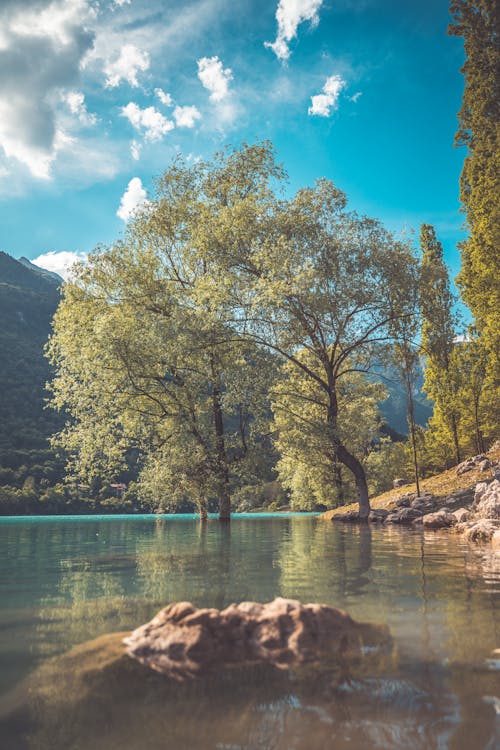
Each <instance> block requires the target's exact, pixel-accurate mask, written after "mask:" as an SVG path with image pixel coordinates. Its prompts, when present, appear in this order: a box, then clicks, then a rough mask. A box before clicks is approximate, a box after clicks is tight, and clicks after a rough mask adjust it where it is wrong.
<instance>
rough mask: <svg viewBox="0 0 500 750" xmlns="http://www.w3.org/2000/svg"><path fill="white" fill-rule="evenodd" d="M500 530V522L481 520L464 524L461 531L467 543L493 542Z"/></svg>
mask: <svg viewBox="0 0 500 750" xmlns="http://www.w3.org/2000/svg"><path fill="white" fill-rule="evenodd" d="M499 529H500V521H499V520H496V519H491V518H481V519H480V520H479V521H473V522H469V523H465V524H462V525H461V529H460V530H461V531H462V534H463V538H464V539H465V540H466V541H467V542H491V541H492V539H493V537H494V535H495V533H496V532H497V531H498V530H499Z"/></svg>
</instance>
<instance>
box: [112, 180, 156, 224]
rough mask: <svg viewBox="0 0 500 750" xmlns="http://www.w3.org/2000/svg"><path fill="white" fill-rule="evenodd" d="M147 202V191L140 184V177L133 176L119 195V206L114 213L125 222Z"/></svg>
mask: <svg viewBox="0 0 500 750" xmlns="http://www.w3.org/2000/svg"><path fill="white" fill-rule="evenodd" d="M148 203H149V201H148V199H147V193H146V191H145V190H144V188H143V186H142V182H141V179H140V178H139V177H133V178H132V179H131V180H130V182H129V184H128V185H127V189H126V190H125V192H124V193H123V195H122V197H121V200H120V206H119V208H118V211H117V212H116V215H117V216H119V217H120V219H121V220H122V221H125V222H127V221H128V220H129V219H130V217H131V216H133V215H134V214H135V213H136V212H137V211H138V210H139V209H141V208H144V207H145V206H147V205H148Z"/></svg>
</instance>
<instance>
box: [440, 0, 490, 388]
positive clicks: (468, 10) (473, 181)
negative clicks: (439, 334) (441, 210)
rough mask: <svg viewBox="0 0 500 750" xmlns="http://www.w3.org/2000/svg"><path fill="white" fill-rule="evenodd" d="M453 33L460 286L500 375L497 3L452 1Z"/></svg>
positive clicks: (487, 1)
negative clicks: (457, 49) (459, 78)
mask: <svg viewBox="0 0 500 750" xmlns="http://www.w3.org/2000/svg"><path fill="white" fill-rule="evenodd" d="M450 12H451V15H452V18H453V23H452V24H451V25H450V27H449V33H450V34H452V35H453V36H459V37H463V39H464V46H465V54H466V59H465V63H464V65H463V67H462V71H461V72H462V73H463V75H464V78H465V87H464V93H463V98H462V106H461V108H460V111H459V113H458V117H459V129H458V132H457V135H456V143H457V144H458V145H465V146H466V147H467V156H466V158H465V161H464V166H463V169H462V174H461V178H460V199H461V201H462V205H463V209H464V212H465V214H466V216H467V225H468V229H469V237H468V239H467V240H466V241H465V242H463V243H462V246H461V251H462V269H461V272H460V275H459V277H458V282H459V284H460V287H461V289H462V293H463V297H464V300H465V302H466V303H467V304H468V305H469V307H470V309H471V310H472V313H473V315H474V318H475V325H476V328H477V329H478V331H479V333H480V334H481V336H482V338H483V343H484V346H485V348H486V351H487V352H488V370H489V374H490V377H492V378H494V379H498V377H499V375H500V285H499V283H498V278H499V275H500V266H499V254H498V247H499V245H500V223H499V222H498V195H499V191H500V184H499V179H500V152H499V148H498V133H499V129H500V111H499V108H500V73H499V71H500V53H499V44H498V29H499V26H500V11H499V6H498V3H497V2H496V0H451V5H450Z"/></svg>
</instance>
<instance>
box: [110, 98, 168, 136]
mask: <svg viewBox="0 0 500 750" xmlns="http://www.w3.org/2000/svg"><path fill="white" fill-rule="evenodd" d="M121 114H122V117H126V118H127V120H129V121H130V123H131V124H132V125H133V127H134V128H135V129H136V130H139V131H144V137H145V138H146V140H148V141H161V139H162V138H163V136H164V135H166V133H168V132H169V131H170V130H173V129H174V127H175V124H174V123H173V122H172V120H167V118H166V117H165V116H164V115H162V113H161V112H158V110H157V109H155V108H154V107H146V109H141V108H140V107H139V106H138V105H137V104H135V102H129V103H128V104H127V106H126V107H122V110H121Z"/></svg>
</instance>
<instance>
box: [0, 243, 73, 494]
mask: <svg viewBox="0 0 500 750" xmlns="http://www.w3.org/2000/svg"><path fill="white" fill-rule="evenodd" d="M30 265H31V264H30ZM61 282H62V279H60V278H59V277H57V276H56V275H55V274H54V275H52V276H51V275H49V274H47V273H45V272H43V271H42V270H41V269H40V271H37V270H36V268H35V267H34V266H32V265H31V267H27V266H25V265H23V264H22V263H21V262H19V261H17V260H14V258H11V257H10V256H9V255H7V254H6V253H3V252H1V253H0V351H1V357H0V394H1V395H0V467H1V468H0V484H2V485H5V484H8V485H13V486H20V485H21V486H22V485H23V484H24V483H25V482H26V480H27V479H28V478H29V477H30V476H31V477H34V478H35V479H36V480H43V479H45V480H46V481H47V482H50V483H52V482H54V481H55V480H56V479H57V478H58V476H59V475H60V473H61V465H60V462H59V463H58V462H57V461H56V460H55V457H54V455H53V452H52V451H51V450H50V448H49V444H48V438H49V437H50V435H51V434H52V433H53V432H55V431H56V430H57V429H59V428H60V426H61V422H62V420H61V417H60V415H58V414H57V413H56V412H54V411H53V410H50V409H46V408H45V399H46V398H47V394H46V392H45V383H46V382H47V381H48V380H49V378H50V366H49V364H48V362H47V360H46V359H45V357H44V355H43V347H44V345H45V342H46V341H47V338H48V336H49V332H50V324H51V320H52V316H53V315H54V312H55V310H56V308H57V305H58V303H59V286H60V284H61Z"/></svg>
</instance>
